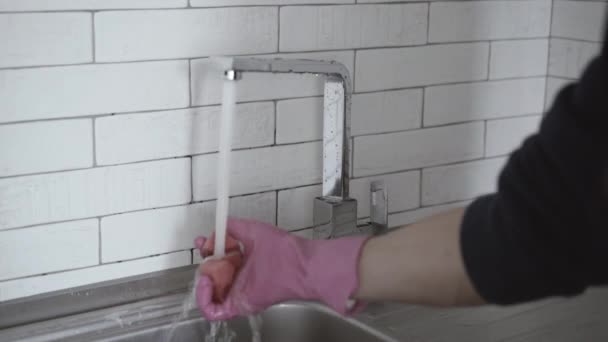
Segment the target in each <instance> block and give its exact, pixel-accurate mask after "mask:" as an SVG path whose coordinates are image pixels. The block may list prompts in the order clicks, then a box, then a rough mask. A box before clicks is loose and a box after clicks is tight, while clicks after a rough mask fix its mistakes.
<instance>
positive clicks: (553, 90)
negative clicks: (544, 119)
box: [545, 77, 572, 110]
mask: <svg viewBox="0 0 608 342" xmlns="http://www.w3.org/2000/svg"><path fill="white" fill-rule="evenodd" d="M570 83H572V80H567V79H563V78H556V77H547V92H546V94H545V110H548V109H549V108H550V107H551V105H552V104H553V101H554V100H555V97H556V96H557V94H558V93H559V91H560V90H562V88H563V87H565V86H566V85H568V84H570Z"/></svg>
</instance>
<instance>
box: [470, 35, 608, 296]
mask: <svg viewBox="0 0 608 342" xmlns="http://www.w3.org/2000/svg"><path fill="white" fill-rule="evenodd" d="M606 50H607V47H606V44H605V46H604V53H603V55H602V56H600V57H597V58H596V59H595V60H593V61H592V62H591V63H590V64H589V66H588V67H587V69H586V71H585V73H584V74H583V77H582V78H581V80H580V81H579V82H578V83H577V84H571V85H569V86H567V87H565V88H564V89H562V91H561V92H560V93H559V95H558V96H557V98H556V100H555V102H554V104H553V106H552V107H551V109H550V111H549V112H548V113H547V115H546V116H545V118H544V120H543V122H542V123H541V127H540V130H539V132H538V133H537V134H535V135H533V136H531V137H529V138H528V139H526V141H525V142H524V144H523V145H522V146H521V147H520V148H519V149H518V150H516V151H515V152H514V153H513V154H512V155H511V157H510V159H509V161H508V163H507V164H506V166H505V168H504V170H503V171H502V173H501V175H500V177H499V181H498V191H497V193H495V194H491V195H488V196H485V197H481V198H478V199H477V200H475V201H474V202H473V203H472V204H471V205H470V206H469V207H468V208H467V210H466V212H465V216H464V219H463V223H462V227H461V248H462V254H463V258H464V263H465V267H466V270H467V272H468V274H469V277H470V278H471V280H472V282H473V284H474V286H475V288H476V289H477V291H478V292H479V294H480V295H481V296H482V297H483V298H484V299H485V300H486V301H488V302H490V303H496V304H512V303H518V302H524V301H529V300H534V299H539V298H543V297H547V296H570V295H575V294H578V293H581V292H582V291H584V290H585V288H587V287H588V286H592V285H601V284H607V283H608V266H607V262H608V195H607V194H608V57H607V56H608V54H606ZM514 101H517V99H514Z"/></svg>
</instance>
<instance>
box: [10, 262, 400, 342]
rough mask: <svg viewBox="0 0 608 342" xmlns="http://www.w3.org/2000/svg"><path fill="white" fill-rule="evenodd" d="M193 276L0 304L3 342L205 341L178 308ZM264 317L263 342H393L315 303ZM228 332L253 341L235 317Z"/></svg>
mask: <svg viewBox="0 0 608 342" xmlns="http://www.w3.org/2000/svg"><path fill="white" fill-rule="evenodd" d="M192 272H193V269H192V267H188V268H184V269H182V270H181V271H177V272H176V271H171V272H164V273H160V274H158V273H157V274H150V275H146V276H143V277H136V278H131V279H124V280H122V281H118V282H111V283H106V284H96V285H94V286H90V287H85V288H81V289H75V290H74V289H73V290H70V291H68V292H63V293H55V294H50V295H44V296H41V297H33V298H29V299H24V300H19V301H15V302H9V303H0V341H1V342H8V341H36V342H43V341H114V342H118V341H121V342H122V341H130V342H131V341H133V342H139V341H142V342H143V341H146V342H150V341H160V342H168V341H197V342H198V341H201V342H202V341H206V340H205V337H206V336H208V335H209V331H210V324H209V322H206V321H204V320H203V319H201V317H200V314H199V312H198V310H197V309H195V308H189V309H188V310H184V309H183V302H184V299H185V298H186V294H187V287H188V283H187V282H185V281H184V279H185V278H186V277H187V278H190V279H191V276H192ZM151 289H154V291H153V292H151V291H152V290H151ZM162 292H164V293H162ZM186 302H190V303H191V302H192V301H191V300H187V301H186ZM178 317H179V320H178V323H177V324H173V322H176V318H178ZM261 318H262V327H261V341H262V342H274V341H280V342H286V341H292V342H300V341H302V342H303V341H320V342H322V341H333V342H340V341H361V342H376V341H391V342H392V341H396V340H395V339H393V338H391V337H390V336H388V335H386V334H384V333H383V332H380V331H379V330H378V329H377V328H374V327H373V326H371V325H369V324H365V323H362V322H361V321H359V320H357V319H355V318H347V317H342V316H340V315H338V314H336V313H335V312H333V311H332V310H331V309H329V308H327V307H325V306H323V305H321V304H317V303H311V302H288V303H283V304H278V305H275V306H273V307H271V308H269V309H268V310H267V311H265V312H263V313H262V315H261ZM172 326H173V328H174V329H171V327H172ZM227 326H228V330H229V331H232V332H234V333H235V334H236V335H235V337H234V338H233V339H232V340H230V341H231V342H241V341H247V342H249V341H252V334H251V328H250V325H249V322H248V320H247V318H238V319H234V320H232V321H229V322H227ZM170 330H171V334H169V331H170ZM169 335H170V337H171V338H170V339H169ZM218 341H222V342H227V341H226V340H218Z"/></svg>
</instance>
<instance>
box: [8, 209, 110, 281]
mask: <svg viewBox="0 0 608 342" xmlns="http://www.w3.org/2000/svg"><path fill="white" fill-rule="evenodd" d="M98 223H99V222H98V220H97V219H94V220H85V221H76V222H66V223H59V224H51V225H46V226H39V227H33V228H26V229H16V230H9V231H5V232H2V231H0V260H3V262H1V263H0V280H5V279H11V278H17V277H24V276H30V275H35V274H42V273H47V272H55V271H61V270H65V269H70V268H79V267H86V266H92V265H97V264H98V263H99V225H98ZM25 253H36V254H37V255H38V257H36V258H35V259H36V261H35V262H32V260H30V258H27V257H25V256H24V254H25Z"/></svg>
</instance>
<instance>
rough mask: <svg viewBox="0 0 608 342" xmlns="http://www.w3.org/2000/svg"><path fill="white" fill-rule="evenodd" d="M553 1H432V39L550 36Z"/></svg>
mask: <svg viewBox="0 0 608 342" xmlns="http://www.w3.org/2000/svg"><path fill="white" fill-rule="evenodd" d="M550 9H551V0H527V1H520V0H508V1H446V2H434V3H431V14H430V18H431V19H430V20H431V21H430V26H429V41H431V42H455V41H472V40H487V39H504V38H526V37H546V36H547V35H548V34H549V26H550V22H551V13H550Z"/></svg>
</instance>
